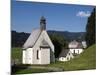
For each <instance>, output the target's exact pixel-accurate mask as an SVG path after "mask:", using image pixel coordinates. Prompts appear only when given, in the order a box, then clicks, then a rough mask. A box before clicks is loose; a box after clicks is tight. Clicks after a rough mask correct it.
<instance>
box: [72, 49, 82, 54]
mask: <svg viewBox="0 0 100 75" xmlns="http://www.w3.org/2000/svg"><path fill="white" fill-rule="evenodd" d="M74 50H75V53H76V54H80V53H82V52H83V51H84V50H83V49H70V51H71V52H72V53H74Z"/></svg>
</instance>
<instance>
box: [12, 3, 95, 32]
mask: <svg viewBox="0 0 100 75" xmlns="http://www.w3.org/2000/svg"><path fill="white" fill-rule="evenodd" d="M93 8H94V6H86V5H85V6H84V5H71V4H55V3H52V4H51V3H38V2H22V1H12V5H11V27H12V28H11V29H12V30H16V31H18V32H29V33H30V32H31V31H32V30H33V29H37V28H39V25H40V24H39V23H40V18H41V16H44V17H45V18H46V21H47V30H57V31H70V32H84V31H85V27H86V24H87V19H88V17H89V16H90V14H91V12H92V10H93Z"/></svg>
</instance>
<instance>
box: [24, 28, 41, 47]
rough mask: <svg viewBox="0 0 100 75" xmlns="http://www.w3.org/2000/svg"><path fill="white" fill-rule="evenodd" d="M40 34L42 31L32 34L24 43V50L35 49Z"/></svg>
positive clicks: (34, 31) (35, 31)
mask: <svg viewBox="0 0 100 75" xmlns="http://www.w3.org/2000/svg"><path fill="white" fill-rule="evenodd" d="M40 34H41V30H40V29H35V30H33V31H32V33H31V34H30V36H29V38H28V39H27V40H26V42H25V43H24V45H23V49H27V48H31V47H33V46H34V44H35V43H36V41H37V40H38V38H39V36H40Z"/></svg>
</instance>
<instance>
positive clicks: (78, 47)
mask: <svg viewBox="0 0 100 75" xmlns="http://www.w3.org/2000/svg"><path fill="white" fill-rule="evenodd" d="M68 46H69V49H70V51H71V52H72V53H73V54H80V53H82V52H83V51H84V50H83V47H82V43H79V42H77V41H76V40H74V41H72V42H70V43H69V45H68Z"/></svg>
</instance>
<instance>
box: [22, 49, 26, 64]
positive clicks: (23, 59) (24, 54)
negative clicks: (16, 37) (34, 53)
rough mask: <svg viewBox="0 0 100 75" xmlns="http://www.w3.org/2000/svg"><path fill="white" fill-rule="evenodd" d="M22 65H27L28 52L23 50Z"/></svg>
mask: <svg viewBox="0 0 100 75" xmlns="http://www.w3.org/2000/svg"><path fill="white" fill-rule="evenodd" d="M22 63H23V64H26V51H25V50H23V52H22Z"/></svg>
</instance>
